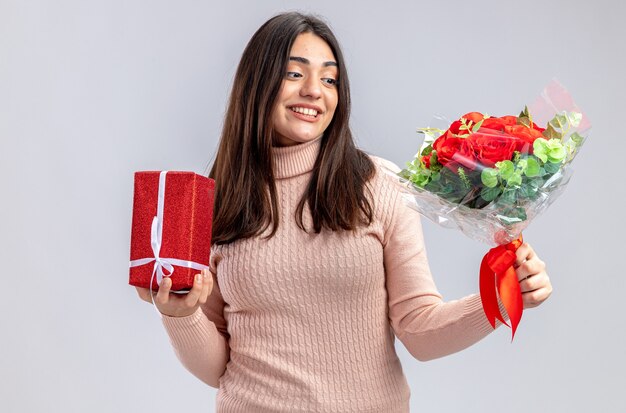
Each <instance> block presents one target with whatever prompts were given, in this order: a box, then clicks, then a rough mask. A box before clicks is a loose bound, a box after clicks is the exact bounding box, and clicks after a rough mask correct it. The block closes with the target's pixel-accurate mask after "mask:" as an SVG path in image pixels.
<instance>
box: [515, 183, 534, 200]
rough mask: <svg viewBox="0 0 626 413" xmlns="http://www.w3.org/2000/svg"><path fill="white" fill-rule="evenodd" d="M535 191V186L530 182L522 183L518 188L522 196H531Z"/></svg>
mask: <svg viewBox="0 0 626 413" xmlns="http://www.w3.org/2000/svg"><path fill="white" fill-rule="evenodd" d="M536 193H537V187H536V186H534V185H532V184H531V183H530V182H527V183H525V184H523V185H522V186H520V188H519V196H520V197H522V198H533V197H534V195H535V194H536Z"/></svg>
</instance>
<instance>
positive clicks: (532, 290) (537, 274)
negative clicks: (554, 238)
mask: <svg viewBox="0 0 626 413" xmlns="http://www.w3.org/2000/svg"><path fill="white" fill-rule="evenodd" d="M515 255H516V256H517V259H516V260H515V264H514V265H515V272H517V279H518V280H519V286H520V289H521V290H522V300H523V302H524V308H533V307H537V306H538V305H539V304H541V303H543V302H544V301H545V300H547V299H548V297H550V294H552V284H551V283H550V277H548V273H546V264H545V263H544V262H543V261H541V260H540V259H539V257H538V256H537V254H535V251H534V250H533V249H532V247H531V246H530V245H529V244H527V243H523V244H522V245H521V246H520V247H519V248H518V249H517V251H516V253H515Z"/></svg>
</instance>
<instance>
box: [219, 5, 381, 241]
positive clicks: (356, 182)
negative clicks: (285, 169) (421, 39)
mask: <svg viewBox="0 0 626 413" xmlns="http://www.w3.org/2000/svg"><path fill="white" fill-rule="evenodd" d="M301 33H313V34H315V35H317V36H319V37H320V38H322V39H323V40H324V41H325V42H326V43H327V44H328V45H329V47H330V48H331V50H332V52H333V54H334V56H335V59H336V60H337V68H338V73H339V76H338V84H337V92H338V102H337V108H336V109H335V113H334V116H333V119H332V121H331V122H330V124H329V126H328V128H327V129H326V130H325V131H324V134H323V137H322V138H321V148H320V153H319V155H318V157H317V160H316V162H315V165H314V167H313V171H312V177H311V180H310V182H309V184H308V187H307V189H306V191H305V193H304V194H303V196H302V198H301V200H300V202H299V204H298V207H297V209H296V216H295V219H296V222H297V224H298V226H299V227H300V228H301V229H303V230H306V229H305V228H304V224H303V222H302V216H303V213H304V209H305V206H306V205H307V204H308V206H309V209H310V211H311V216H312V221H313V230H314V231H315V232H316V233H319V232H320V231H321V230H322V228H328V229H330V230H332V231H338V230H354V229H356V228H357V226H359V225H367V224H369V223H371V222H372V215H373V213H372V204H371V200H370V198H371V194H369V191H368V188H367V186H366V183H367V181H368V180H369V179H370V178H371V177H372V175H373V174H374V165H373V163H372V161H371V160H370V159H369V157H368V156H367V155H366V154H365V153H363V152H362V151H360V150H358V149H357V148H356V146H355V144H354V141H353V138H352V133H351V131H350V127H349V125H348V122H349V117H350V86H349V82H348V74H347V71H346V67H345V62H344V58H343V54H342V53H341V49H340V47H339V43H338V42H337V39H336V38H335V36H334V34H333V33H332V31H331V30H330V28H329V27H328V25H326V23H324V22H323V21H321V20H320V19H318V18H316V17H314V16H309V15H303V14H300V13H295V12H291V13H284V14H279V15H277V16H275V17H273V18H271V19H270V20H268V21H267V22H265V23H264V24H263V25H262V26H261V27H260V28H259V29H258V30H257V31H256V33H255V34H254V35H253V36H252V39H250V42H249V43H248V45H247V46H246V48H245V50H244V52H243V55H242V57H241V61H240V62H239V66H238V67H237V72H236V74H235V80H234V82H233V89H232V92H231V95H230V100H229V103H228V109H227V111H226V116H225V120H224V127H223V130H222V136H221V139H220V144H219V148H218V151H217V156H216V158H215V161H214V163H213V167H212V169H211V172H210V173H209V176H210V177H211V178H213V179H215V183H216V187H215V205H214V215H213V216H214V218H213V237H212V242H213V243H215V244H218V245H219V244H228V243H231V242H233V241H236V240H238V239H244V238H249V237H253V236H257V235H260V234H262V233H263V232H264V231H265V230H266V229H267V228H269V227H270V225H271V226H272V228H271V232H270V233H269V234H268V237H272V236H273V235H274V234H275V233H276V230H277V229H278V225H279V212H278V211H279V209H278V208H279V206H278V199H277V194H276V185H275V182H274V172H273V169H272V165H273V159H272V144H273V138H274V132H273V125H272V121H271V119H272V112H273V109H274V106H275V102H276V98H277V96H278V94H279V91H280V88H281V85H282V82H283V79H284V75H285V73H286V71H287V64H288V61H289V53H290V51H291V47H292V45H293V43H294V41H295V39H296V37H297V36H298V35H299V34H301Z"/></svg>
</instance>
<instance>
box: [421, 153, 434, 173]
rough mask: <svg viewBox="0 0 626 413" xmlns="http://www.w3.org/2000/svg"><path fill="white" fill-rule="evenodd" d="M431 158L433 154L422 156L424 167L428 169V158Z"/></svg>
mask: <svg viewBox="0 0 626 413" xmlns="http://www.w3.org/2000/svg"><path fill="white" fill-rule="evenodd" d="M431 156H433V153H432V152H431V153H429V154H428V155H424V156H422V162H424V166H425V167H426V168H428V169H430V157H431Z"/></svg>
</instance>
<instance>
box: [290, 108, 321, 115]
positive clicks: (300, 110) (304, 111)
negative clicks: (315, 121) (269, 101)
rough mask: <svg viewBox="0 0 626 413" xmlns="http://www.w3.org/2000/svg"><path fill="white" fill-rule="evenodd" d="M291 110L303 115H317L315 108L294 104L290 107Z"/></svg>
mask: <svg viewBox="0 0 626 413" xmlns="http://www.w3.org/2000/svg"><path fill="white" fill-rule="evenodd" d="M291 110H293V111H294V112H298V113H302V114H303V115H308V116H317V111H316V110H315V109H309V108H301V107H298V106H294V107H292V108H291Z"/></svg>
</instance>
